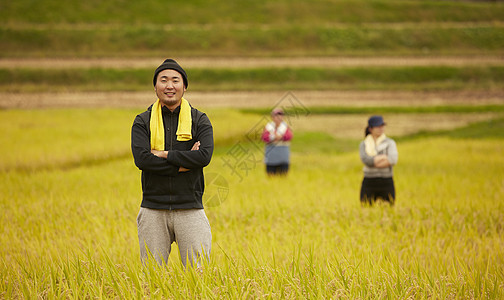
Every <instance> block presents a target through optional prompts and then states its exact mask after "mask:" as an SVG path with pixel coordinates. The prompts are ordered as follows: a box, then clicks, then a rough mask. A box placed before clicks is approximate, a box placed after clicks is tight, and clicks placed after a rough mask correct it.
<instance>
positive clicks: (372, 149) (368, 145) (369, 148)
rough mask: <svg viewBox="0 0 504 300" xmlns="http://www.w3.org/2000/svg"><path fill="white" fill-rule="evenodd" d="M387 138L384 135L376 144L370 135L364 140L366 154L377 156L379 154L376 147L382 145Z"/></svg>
mask: <svg viewBox="0 0 504 300" xmlns="http://www.w3.org/2000/svg"><path fill="white" fill-rule="evenodd" d="M386 138H387V136H386V135H385V133H383V134H382V135H380V136H379V137H378V138H377V139H376V143H375V140H374V138H373V136H372V135H371V134H368V135H367V136H366V138H365V139H364V146H365V151H366V154H367V155H369V156H376V155H377V154H378V152H376V147H377V146H378V145H380V144H381V143H382V142H383V141H384V140H385V139H386Z"/></svg>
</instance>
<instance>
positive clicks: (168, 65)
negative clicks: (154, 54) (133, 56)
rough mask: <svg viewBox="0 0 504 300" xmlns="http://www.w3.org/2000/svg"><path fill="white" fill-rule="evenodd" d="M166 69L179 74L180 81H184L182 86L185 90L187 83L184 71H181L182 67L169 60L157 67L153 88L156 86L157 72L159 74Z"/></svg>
mask: <svg viewBox="0 0 504 300" xmlns="http://www.w3.org/2000/svg"><path fill="white" fill-rule="evenodd" d="M167 69H170V70H175V71H177V72H179V73H180V75H182V79H183V80H184V86H185V88H187V86H188V85H189V83H188V82H187V74H186V72H185V71H184V69H182V67H181V66H180V65H179V64H178V63H177V62H176V61H174V60H173V59H171V58H168V59H166V60H165V61H164V62H163V63H162V64H161V65H160V66H159V67H157V69H156V72H154V80H153V83H154V86H156V81H157V76H158V74H159V72H161V71H163V70H167Z"/></svg>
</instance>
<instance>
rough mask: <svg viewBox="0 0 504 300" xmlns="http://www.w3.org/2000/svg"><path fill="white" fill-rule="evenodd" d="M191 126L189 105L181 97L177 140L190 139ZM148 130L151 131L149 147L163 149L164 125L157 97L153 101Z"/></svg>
mask: <svg viewBox="0 0 504 300" xmlns="http://www.w3.org/2000/svg"><path fill="white" fill-rule="evenodd" d="M191 127H192V117H191V106H190V105H189V102H187V100H186V99H184V98H182V101H181V103H180V115H179V120H178V128H177V133H176V134H177V141H189V140H191V139H192V134H191ZM150 131H151V138H150V142H151V149H154V150H162V151H164V150H165V141H164V125H163V114H162V110H161V102H159V99H158V100H157V101H156V102H154V104H153V105H152V109H151V119H150Z"/></svg>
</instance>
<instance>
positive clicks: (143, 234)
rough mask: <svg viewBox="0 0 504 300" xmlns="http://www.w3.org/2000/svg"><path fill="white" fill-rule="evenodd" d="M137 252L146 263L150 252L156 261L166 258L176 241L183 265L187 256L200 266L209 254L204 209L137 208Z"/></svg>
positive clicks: (207, 223) (209, 233)
mask: <svg viewBox="0 0 504 300" xmlns="http://www.w3.org/2000/svg"><path fill="white" fill-rule="evenodd" d="M137 226H138V240H139V242H140V256H141V258H142V262H143V263H145V262H146V260H147V259H148V257H149V254H150V255H152V256H153V257H154V258H155V259H156V261H157V263H158V264H159V265H162V264H163V263H166V262H167V261H168V256H169V255H170V252H171V244H172V243H173V242H177V245H178V247H179V251H180V257H181V258H182V263H183V264H184V266H186V265H187V258H188V259H189V262H190V263H191V265H192V266H193V265H194V263H196V264H197V266H198V267H199V266H200V265H201V261H200V259H201V258H207V259H209V258H210V248H211V245H212V232H211V230H210V223H209V222H208V218H207V216H206V214H205V211H204V210H203V209H180V210H164V209H150V208H144V207H141V208H140V212H139V213H138V217H137Z"/></svg>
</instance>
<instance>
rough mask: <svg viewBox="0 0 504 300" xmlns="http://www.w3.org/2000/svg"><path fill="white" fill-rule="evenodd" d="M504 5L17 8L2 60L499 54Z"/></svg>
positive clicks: (6, 8) (73, 4) (4, 7)
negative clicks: (62, 57)
mask: <svg viewBox="0 0 504 300" xmlns="http://www.w3.org/2000/svg"><path fill="white" fill-rule="evenodd" d="M503 16H504V5H503V4H502V3H493V2H452V1H384V0H381V1H365V0H360V1H359V0H358V1H327V0H326V1H320V0H319V1H310V2H306V1H299V0H296V1H274V2H271V1H218V2H217V1H197V2H194V1H190V2H185V1H153V0H149V1H141V2H137V1H117V0H116V1H96V0H92V1H49V0H46V1H37V2H32V1H27V0H21V1H11V2H4V3H2V4H0V44H1V45H2V50H1V51H0V55H1V56H2V57H26V56H37V57H61V56H65V57H96V56H98V57H110V56H114V57H116V56H119V57H124V56H143V57H145V56H166V55H170V56H229V55H235V56H236V55H238V56H250V55H253V56H298V55H391V54H394V55H397V54H400V55H432V54H442V55H451V54H455V55H467V54H471V55H474V54H485V55H488V54H491V55H502V53H503V52H502V49H504V33H503V32H504V24H503V21H504V17H503Z"/></svg>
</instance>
